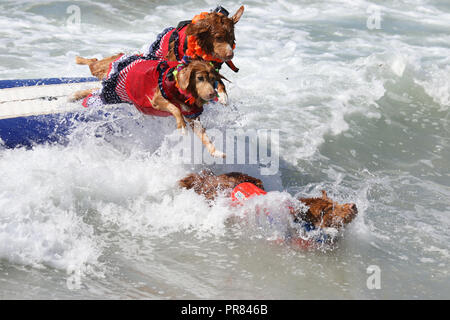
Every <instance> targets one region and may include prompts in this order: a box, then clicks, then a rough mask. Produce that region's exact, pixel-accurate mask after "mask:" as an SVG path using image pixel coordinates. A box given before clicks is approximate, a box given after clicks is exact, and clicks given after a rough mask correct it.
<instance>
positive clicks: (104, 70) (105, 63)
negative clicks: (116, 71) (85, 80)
mask: <svg viewBox="0 0 450 320" xmlns="http://www.w3.org/2000/svg"><path fill="white" fill-rule="evenodd" d="M122 55H123V53H119V54H116V55H114V56H111V57H108V58H105V59H102V60H98V59H96V58H93V59H86V58H83V57H76V58H75V62H76V63H77V64H85V65H88V66H89V69H90V70H91V74H92V75H93V76H94V77H97V78H98V79H99V80H103V79H105V78H106V76H107V75H108V71H109V66H110V65H111V63H112V62H114V61H115V60H117V59H118V58H120V57H121V56H122Z"/></svg>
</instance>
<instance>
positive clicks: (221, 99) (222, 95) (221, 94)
mask: <svg viewBox="0 0 450 320" xmlns="http://www.w3.org/2000/svg"><path fill="white" fill-rule="evenodd" d="M218 96H219V97H218V98H217V101H219V102H220V103H221V104H223V105H227V104H228V95H227V94H226V93H225V92H219V93H218Z"/></svg>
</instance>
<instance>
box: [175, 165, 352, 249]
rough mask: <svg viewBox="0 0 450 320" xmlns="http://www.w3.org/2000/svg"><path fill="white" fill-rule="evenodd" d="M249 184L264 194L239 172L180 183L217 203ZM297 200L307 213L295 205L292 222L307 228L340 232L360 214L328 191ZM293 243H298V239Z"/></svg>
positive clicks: (256, 181)
mask: <svg viewBox="0 0 450 320" xmlns="http://www.w3.org/2000/svg"><path fill="white" fill-rule="evenodd" d="M246 182H249V183H251V184H253V185H254V186H256V187H257V188H258V189H260V190H261V191H260V192H259V193H258V194H265V192H264V191H263V190H264V187H263V183H262V181H261V180H259V179H257V178H254V177H251V176H249V175H246V174H243V173H239V172H231V173H225V174H221V175H215V174H213V173H212V172H211V171H202V172H200V173H199V174H198V173H192V174H190V175H188V176H186V177H185V178H183V179H181V180H180V181H179V182H178V184H179V186H180V187H182V188H185V189H193V190H194V191H195V192H196V193H198V194H200V195H203V196H205V198H207V199H208V200H214V199H215V198H216V197H217V195H218V194H219V193H225V194H226V195H231V193H232V191H233V188H236V187H237V186H239V185H240V184H243V183H246ZM297 200H298V201H300V202H301V203H302V204H303V205H305V206H306V207H307V210H306V211H305V210H300V209H294V208H295V206H293V207H292V208H290V209H289V212H290V214H291V215H292V218H293V221H294V222H299V223H302V224H304V225H307V226H308V228H310V229H316V230H320V229H324V228H335V229H338V230H339V229H341V228H343V227H344V226H345V225H347V224H348V223H350V222H351V221H352V220H353V219H354V218H355V217H356V215H357V214H358V210H357V208H356V205H355V204H354V203H346V204H339V203H337V202H335V201H333V200H332V199H330V198H329V197H328V196H327V194H326V192H325V191H322V197H316V198H298V199H297ZM291 240H294V241H296V239H291ZM300 240H301V239H300ZM302 244H303V245H304V244H305V243H302Z"/></svg>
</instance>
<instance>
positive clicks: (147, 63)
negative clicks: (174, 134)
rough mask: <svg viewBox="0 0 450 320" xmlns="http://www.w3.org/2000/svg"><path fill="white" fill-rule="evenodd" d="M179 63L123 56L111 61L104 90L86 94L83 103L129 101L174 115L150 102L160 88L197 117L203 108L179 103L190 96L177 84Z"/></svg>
mask: <svg viewBox="0 0 450 320" xmlns="http://www.w3.org/2000/svg"><path fill="white" fill-rule="evenodd" d="M177 65H178V62H176V61H171V62H167V61H157V60H148V59H147V58H146V57H143V56H141V55H130V56H126V55H123V56H121V57H119V58H118V59H117V60H116V61H114V62H112V63H111V66H110V71H109V73H108V75H107V77H106V79H105V80H103V82H102V86H103V87H102V89H101V90H100V91H99V92H96V93H94V94H91V95H89V96H88V97H86V99H85V100H84V101H83V105H84V106H85V107H88V106H96V105H99V104H117V103H130V104H133V105H135V106H136V108H137V109H138V110H139V111H141V112H142V113H144V114H148V115H153V116H159V117H168V116H171V115H172V114H171V113H169V112H166V111H161V110H157V109H155V108H154V107H153V106H152V104H151V102H150V101H151V100H152V99H153V97H154V95H155V93H156V91H157V88H159V90H160V91H161V94H162V95H163V97H164V98H165V99H167V100H169V101H170V102H171V103H172V104H174V105H175V106H176V107H177V108H179V109H180V111H181V113H182V114H183V116H185V117H187V118H196V117H198V116H199V115H200V114H201V113H202V112H203V107H202V108H199V107H197V106H195V105H194V106H190V107H189V106H185V105H183V106H181V105H180V104H179V103H178V101H180V102H183V101H185V100H186V99H187V98H188V97H186V96H185V95H183V94H182V93H180V91H179V90H178V88H177V87H176V81H175V77H174V76H173V74H172V72H173V71H174V69H175V68H176V66H177ZM149 99H150V100H149Z"/></svg>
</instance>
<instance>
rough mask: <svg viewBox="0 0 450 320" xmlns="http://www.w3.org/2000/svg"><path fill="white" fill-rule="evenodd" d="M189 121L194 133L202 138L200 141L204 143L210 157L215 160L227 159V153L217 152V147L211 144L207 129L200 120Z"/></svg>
mask: <svg viewBox="0 0 450 320" xmlns="http://www.w3.org/2000/svg"><path fill="white" fill-rule="evenodd" d="M187 121H188V122H189V124H190V126H191V128H192V131H194V133H195V134H196V135H197V136H198V137H199V138H200V140H201V141H202V143H203V145H204V146H205V147H206V150H208V152H209V154H210V155H212V156H213V157H215V158H225V157H226V154H225V153H223V152H221V151H219V150H216V147H215V146H214V144H213V143H212V142H211V140H210V139H209V137H208V136H207V135H206V129H205V128H203V126H202V124H201V123H200V121H199V120H198V119H187Z"/></svg>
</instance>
